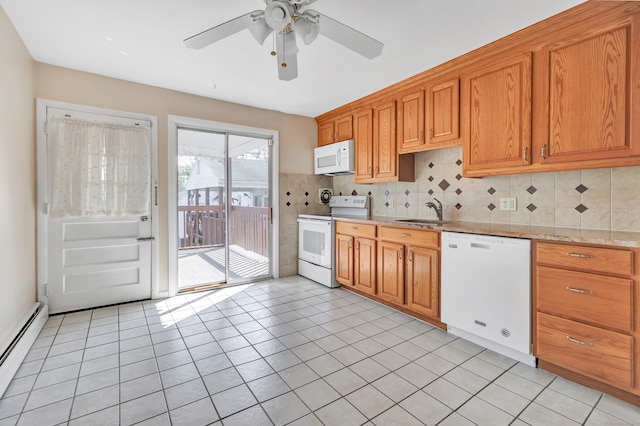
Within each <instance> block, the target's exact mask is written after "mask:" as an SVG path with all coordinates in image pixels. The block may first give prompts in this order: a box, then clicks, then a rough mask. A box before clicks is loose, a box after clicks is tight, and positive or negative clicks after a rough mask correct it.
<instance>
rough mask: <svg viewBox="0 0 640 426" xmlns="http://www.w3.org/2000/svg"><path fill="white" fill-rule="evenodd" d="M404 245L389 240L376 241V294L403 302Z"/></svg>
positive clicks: (396, 301) (393, 300) (386, 298)
mask: <svg viewBox="0 0 640 426" xmlns="http://www.w3.org/2000/svg"><path fill="white" fill-rule="evenodd" d="M404 252H405V249H404V245H403V244H398V243H392V242H389V241H380V242H379V243H378V288H377V292H376V294H377V295H378V296H379V297H380V298H381V299H385V300H388V301H390V302H394V303H397V304H400V305H401V304H404Z"/></svg>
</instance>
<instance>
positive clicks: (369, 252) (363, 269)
mask: <svg viewBox="0 0 640 426" xmlns="http://www.w3.org/2000/svg"><path fill="white" fill-rule="evenodd" d="M375 236H376V227H375V225H363V224H355V223H345V222H336V271H335V274H336V281H337V282H339V283H340V284H342V285H344V286H346V287H350V288H355V289H356V290H359V291H362V292H365V293H369V294H375V292H376V240H375Z"/></svg>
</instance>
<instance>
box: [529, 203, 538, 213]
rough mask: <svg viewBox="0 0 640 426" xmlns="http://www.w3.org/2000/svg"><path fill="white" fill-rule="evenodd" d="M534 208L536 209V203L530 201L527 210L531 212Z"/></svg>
mask: <svg viewBox="0 0 640 426" xmlns="http://www.w3.org/2000/svg"><path fill="white" fill-rule="evenodd" d="M535 209H537V207H536V205H535V204H533V203H531V204H529V205H528V206H527V210H529V211H530V212H533V211H534V210H535Z"/></svg>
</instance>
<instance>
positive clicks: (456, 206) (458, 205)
mask: <svg viewBox="0 0 640 426" xmlns="http://www.w3.org/2000/svg"><path fill="white" fill-rule="evenodd" d="M453 207H455V208H456V209H458V210H460V209H461V208H462V204H460V203H458V204H456V205H455V206H453Z"/></svg>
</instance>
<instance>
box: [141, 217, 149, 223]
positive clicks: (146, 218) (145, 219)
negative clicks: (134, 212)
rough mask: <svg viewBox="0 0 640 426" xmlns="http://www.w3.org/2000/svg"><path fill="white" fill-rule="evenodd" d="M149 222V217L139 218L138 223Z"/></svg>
mask: <svg viewBox="0 0 640 426" xmlns="http://www.w3.org/2000/svg"><path fill="white" fill-rule="evenodd" d="M148 220H149V216H140V221H141V222H146V221H148Z"/></svg>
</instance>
